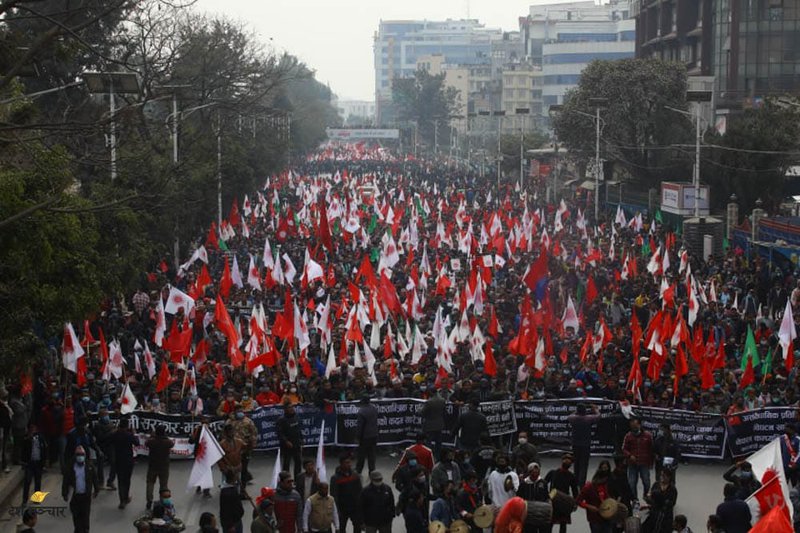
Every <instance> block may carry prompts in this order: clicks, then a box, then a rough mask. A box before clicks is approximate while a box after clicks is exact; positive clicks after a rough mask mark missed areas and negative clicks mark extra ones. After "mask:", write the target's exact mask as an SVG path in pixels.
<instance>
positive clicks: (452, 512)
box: [430, 481, 549, 533]
mask: <svg viewBox="0 0 800 533" xmlns="http://www.w3.org/2000/svg"><path fill="white" fill-rule="evenodd" d="M458 485H461V482H460V481H459V482H458ZM455 487H456V484H455V483H453V482H452V481H448V482H447V483H446V484H445V486H444V490H443V491H442V493H441V494H440V495H439V497H438V498H436V500H434V502H433V505H432V506H431V517H430V518H431V520H430V521H431V522H441V523H442V524H444V526H445V527H448V528H449V527H450V524H452V523H453V521H454V520H458V513H457V512H456V501H455V498H454V495H455ZM548 533H549V532H548Z"/></svg>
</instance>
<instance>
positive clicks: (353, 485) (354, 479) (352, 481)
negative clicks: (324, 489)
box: [330, 468, 361, 514]
mask: <svg viewBox="0 0 800 533" xmlns="http://www.w3.org/2000/svg"><path fill="white" fill-rule="evenodd" d="M330 492H331V496H333V499H334V500H336V507H337V508H338V509H340V513H341V512H342V511H346V512H347V514H354V513H357V512H358V507H359V503H360V496H361V477H360V476H359V475H358V473H356V471H355V470H351V471H350V472H349V473H344V472H342V471H341V470H340V469H339V468H337V469H336V473H335V474H333V477H331V484H330Z"/></svg>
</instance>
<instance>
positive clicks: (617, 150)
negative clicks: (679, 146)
mask: <svg viewBox="0 0 800 533" xmlns="http://www.w3.org/2000/svg"><path fill="white" fill-rule="evenodd" d="M593 98H604V99H606V100H607V103H605V104H603V105H602V109H601V131H602V136H601V157H602V158H603V159H606V160H610V161H612V162H613V163H614V164H615V165H618V166H619V167H621V168H622V169H624V170H625V171H626V172H627V173H628V174H630V175H631V176H633V177H635V178H639V179H641V180H642V181H643V182H644V183H645V185H648V186H654V185H657V184H658V183H659V182H660V181H661V180H662V179H665V178H672V179H675V178H678V177H680V176H681V175H683V176H691V166H690V163H689V158H688V157H687V156H685V155H683V154H681V152H680V151H678V150H675V149H671V148H670V146H671V145H673V144H675V143H682V142H683V143H685V142H691V139H692V128H691V123H690V122H689V121H687V120H685V119H683V118H681V117H680V116H679V115H678V114H676V113H675V112H674V111H670V110H669V109H667V108H668V107H673V108H676V109H681V110H684V109H686V69H685V68H684V67H683V65H681V64H680V63H677V62H672V61H662V60H659V59H622V60H617V61H592V62H591V63H590V64H589V65H588V66H587V67H586V68H585V69H584V70H583V72H582V73H581V78H580V81H579V82H578V86H577V87H576V88H574V89H572V90H571V91H569V92H568V93H567V95H566V97H565V103H564V106H563V108H562V110H561V112H560V113H559V114H558V116H557V117H556V118H555V121H554V127H555V133H556V135H557V136H558V140H559V141H561V142H563V143H564V144H565V145H566V146H567V149H568V150H569V151H570V153H571V154H572V155H574V156H576V157H577V158H578V159H579V160H580V161H582V162H584V163H586V162H588V161H592V160H593V159H594V157H595V128H594V121H593V120H592V117H593V116H594V115H595V112H596V107H595V105H593V103H592V99H593ZM586 115H589V116H588V117H587V116H586Z"/></svg>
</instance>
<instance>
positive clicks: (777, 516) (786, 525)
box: [750, 507, 794, 533]
mask: <svg viewBox="0 0 800 533" xmlns="http://www.w3.org/2000/svg"><path fill="white" fill-rule="evenodd" d="M793 532H794V528H793V527H792V523H791V521H790V520H789V517H788V516H787V513H786V511H784V509H783V508H782V507H773V508H772V509H770V511H769V512H768V513H767V514H766V515H764V516H763V517H762V518H761V519H760V520H759V521H758V522H756V525H754V526H753V527H752V528H751V529H750V533H793Z"/></svg>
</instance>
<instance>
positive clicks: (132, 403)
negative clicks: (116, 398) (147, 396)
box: [119, 383, 139, 415]
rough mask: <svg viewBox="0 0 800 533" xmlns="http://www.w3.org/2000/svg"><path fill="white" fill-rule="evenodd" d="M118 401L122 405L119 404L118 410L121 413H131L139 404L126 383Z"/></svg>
mask: <svg viewBox="0 0 800 533" xmlns="http://www.w3.org/2000/svg"><path fill="white" fill-rule="evenodd" d="M120 403H121V404H122V405H120V408H119V412H120V413H122V414H123V415H127V414H128V413H132V412H133V411H135V410H136V407H137V406H138V405H139V402H138V401H137V400H136V396H135V395H134V394H133V392H132V391H131V388H130V387H129V386H128V384H127V383H126V384H125V388H124V389H122V400H120Z"/></svg>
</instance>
